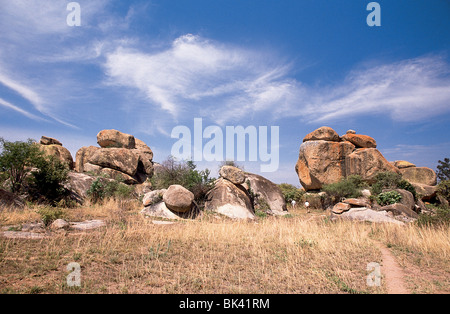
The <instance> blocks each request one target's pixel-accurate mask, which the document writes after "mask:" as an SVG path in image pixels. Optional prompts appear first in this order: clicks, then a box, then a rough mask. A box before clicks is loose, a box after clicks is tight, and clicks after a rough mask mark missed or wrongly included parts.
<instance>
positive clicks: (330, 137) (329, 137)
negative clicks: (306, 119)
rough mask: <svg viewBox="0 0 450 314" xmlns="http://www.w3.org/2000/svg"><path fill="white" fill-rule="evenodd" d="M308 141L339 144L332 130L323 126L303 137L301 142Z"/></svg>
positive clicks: (338, 139)
mask: <svg viewBox="0 0 450 314" xmlns="http://www.w3.org/2000/svg"><path fill="white" fill-rule="evenodd" d="M309 141H329V142H340V137H339V134H337V133H336V131H335V130H333V129H332V128H329V127H327V126H323V127H321V128H318V129H317V130H315V131H313V132H311V133H309V134H308V135H306V136H305V138H304V139H303V142H309Z"/></svg>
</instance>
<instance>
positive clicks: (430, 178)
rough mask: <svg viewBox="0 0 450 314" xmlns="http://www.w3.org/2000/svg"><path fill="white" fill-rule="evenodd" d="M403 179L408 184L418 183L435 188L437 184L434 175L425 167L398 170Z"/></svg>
mask: <svg viewBox="0 0 450 314" xmlns="http://www.w3.org/2000/svg"><path fill="white" fill-rule="evenodd" d="M400 172H401V174H402V176H403V178H404V179H405V180H407V181H409V182H410V183H419V184H424V185H431V186H435V185H436V184H437V176H436V173H435V172H434V171H433V170H432V169H430V168H427V167H411V168H405V169H400Z"/></svg>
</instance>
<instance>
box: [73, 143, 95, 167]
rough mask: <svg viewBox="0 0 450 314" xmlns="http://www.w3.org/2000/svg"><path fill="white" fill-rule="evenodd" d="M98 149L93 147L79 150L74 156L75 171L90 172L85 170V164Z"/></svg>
mask: <svg viewBox="0 0 450 314" xmlns="http://www.w3.org/2000/svg"><path fill="white" fill-rule="evenodd" d="M99 149H100V148H98V147H95V146H89V147H82V148H80V149H79V150H78V151H77V154H76V156H75V171H76V172H79V173H83V172H88V171H91V170H92V169H90V170H87V169H85V164H86V163H88V160H89V158H90V157H91V156H92V155H94V153H95V152H96V151H97V150H99Z"/></svg>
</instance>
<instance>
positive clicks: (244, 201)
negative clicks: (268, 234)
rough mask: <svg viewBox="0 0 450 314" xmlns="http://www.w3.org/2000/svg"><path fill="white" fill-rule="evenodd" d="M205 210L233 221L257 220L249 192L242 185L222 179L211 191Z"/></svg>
mask: <svg viewBox="0 0 450 314" xmlns="http://www.w3.org/2000/svg"><path fill="white" fill-rule="evenodd" d="M205 210H208V211H213V212H217V213H219V214H222V215H224V216H227V217H229V218H233V219H255V212H254V208H253V204H252V201H251V198H250V194H249V193H248V191H247V190H246V189H245V188H244V187H242V186H241V185H235V184H233V183H232V182H231V181H229V180H226V179H224V178H221V179H219V180H217V181H216V183H215V185H214V188H212V189H211V191H209V193H208V195H207V201H206V203H205Z"/></svg>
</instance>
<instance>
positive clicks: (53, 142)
mask: <svg viewBox="0 0 450 314" xmlns="http://www.w3.org/2000/svg"><path fill="white" fill-rule="evenodd" d="M39 143H40V144H41V145H59V146H63V145H62V144H61V142H60V141H58V140H57V139H54V138H51V137H47V136H42V137H41V140H40V142H39Z"/></svg>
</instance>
